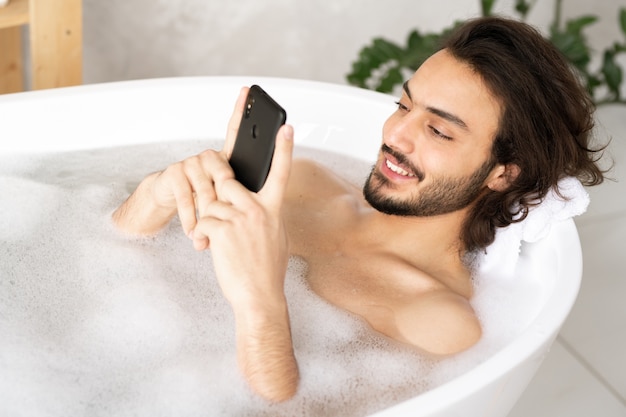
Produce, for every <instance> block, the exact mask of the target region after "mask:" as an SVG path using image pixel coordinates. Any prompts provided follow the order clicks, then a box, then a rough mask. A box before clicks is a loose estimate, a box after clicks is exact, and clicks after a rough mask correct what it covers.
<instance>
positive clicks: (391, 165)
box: [385, 158, 416, 177]
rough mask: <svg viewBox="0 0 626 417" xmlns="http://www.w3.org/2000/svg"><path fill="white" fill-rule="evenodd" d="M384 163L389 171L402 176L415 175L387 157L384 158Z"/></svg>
mask: <svg viewBox="0 0 626 417" xmlns="http://www.w3.org/2000/svg"><path fill="white" fill-rule="evenodd" d="M385 165H387V168H389V170H390V171H392V172H394V173H396V174H398V175H402V176H403V177H415V176H416V175H415V174H413V173H412V172H409V171H407V170H405V169H403V168H401V167H399V166H398V165H396V164H394V163H393V162H391V161H390V160H389V159H386V158H385Z"/></svg>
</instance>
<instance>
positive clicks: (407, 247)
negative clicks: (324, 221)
mask: <svg viewBox="0 0 626 417" xmlns="http://www.w3.org/2000/svg"><path fill="white" fill-rule="evenodd" d="M467 214H468V213H467V209H464V210H459V211H456V212H453V213H448V214H443V215H438V216H428V217H410V216H407V217H404V216H393V215H388V214H384V213H381V212H379V211H376V210H374V209H369V210H367V211H365V212H364V214H363V216H362V217H361V220H362V221H363V222H364V224H363V227H362V228H360V230H364V231H367V232H366V233H367V234H368V236H369V238H366V239H367V240H368V241H370V242H372V239H373V240H374V242H372V243H376V244H380V245H384V246H386V247H388V248H389V249H391V250H393V251H394V252H395V253H397V254H398V255H400V256H403V257H405V258H407V259H412V260H416V261H417V262H420V263H422V262H427V263H429V262H437V263H440V262H445V261H448V262H449V261H450V260H452V259H455V260H458V261H461V259H462V257H463V254H464V252H465V250H464V246H463V243H462V241H461V238H460V236H461V230H462V228H463V223H464V221H465V218H466V216H467Z"/></svg>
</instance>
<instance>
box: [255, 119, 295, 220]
mask: <svg viewBox="0 0 626 417" xmlns="http://www.w3.org/2000/svg"><path fill="white" fill-rule="evenodd" d="M292 154H293V127H292V126H291V125H287V124H285V125H283V126H282V127H281V128H280V129H279V130H278V133H277V135H276V145H275V147H274V156H273V157H272V165H271V167H270V172H269V174H268V175H267V181H266V182H265V185H264V186H263V188H262V189H261V190H260V191H259V196H260V197H261V198H262V199H263V200H265V202H266V203H267V204H268V205H271V206H274V207H275V208H279V207H280V206H281V205H282V201H283V197H284V194H285V189H286V188H287V182H288V181H289V172H290V171H291V159H292Z"/></svg>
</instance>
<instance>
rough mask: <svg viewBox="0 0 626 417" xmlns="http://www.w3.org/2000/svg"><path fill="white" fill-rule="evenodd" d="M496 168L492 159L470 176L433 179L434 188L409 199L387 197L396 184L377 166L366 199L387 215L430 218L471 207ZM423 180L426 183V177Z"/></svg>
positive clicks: (427, 188)
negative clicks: (387, 190) (386, 191)
mask: <svg viewBox="0 0 626 417" xmlns="http://www.w3.org/2000/svg"><path fill="white" fill-rule="evenodd" d="M494 166H495V163H494V162H493V161H492V160H491V159H490V160H488V161H486V162H485V163H484V164H483V165H482V166H481V167H480V168H478V169H477V170H476V171H475V172H474V173H473V174H471V175H469V176H466V177H461V178H449V177H433V180H432V182H431V184H430V185H428V186H426V187H425V188H424V189H423V190H421V191H419V193H416V194H414V195H413V196H410V197H408V198H406V199H399V198H394V197H392V196H388V195H385V192H384V189H385V188H393V187H394V185H393V183H391V181H389V180H388V179H387V178H386V177H385V176H384V175H383V174H381V173H380V172H379V171H378V170H377V169H376V166H374V167H373V168H372V171H371V172H370V174H369V176H368V178H367V180H366V182H365V185H364V186H363V196H364V197H365V200H366V201H367V202H368V203H369V204H370V205H371V206H372V207H373V208H375V209H376V210H378V211H380V212H383V213H385V214H391V215H396V216H418V217H426V216H437V215H441V214H447V213H452V212H454V211H457V210H461V209H464V208H466V207H468V206H469V205H470V204H472V203H473V202H474V201H475V200H476V199H477V198H478V197H479V196H480V194H481V193H482V192H483V190H484V188H485V184H484V182H485V179H487V177H488V176H489V173H490V172H491V170H492V168H493V167H494ZM419 180H420V181H422V180H423V175H422V178H419Z"/></svg>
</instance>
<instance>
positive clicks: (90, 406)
mask: <svg viewBox="0 0 626 417" xmlns="http://www.w3.org/2000/svg"><path fill="white" fill-rule="evenodd" d="M211 144H212V145H213V146H214V147H218V146H219V144H218V143H210V144H209V145H211ZM205 146H207V144H206V142H184V143H181V142H178V143H176V144H157V145H150V146H136V147H127V148H117V149H108V150H100V151H85V152H74V153H65V154H50V155H39V156H20V157H10V158H4V159H5V160H3V161H0V186H1V187H2V188H1V189H2V196H1V197H0V212H1V213H2V216H1V217H0V334H1V335H2V338H1V340H0V374H1V375H2V378H0V414H2V415H17V414H21V415H106V416H126V415H139V416H170V415H178V416H184V415H190V416H196V415H250V414H253V415H268V416H276V415H285V416H297V415H325V416H332V415H338V416H349V415H364V414H368V413H371V412H373V411H376V410H379V409H382V408H385V407H387V406H389V405H391V404H394V403H397V402H399V401H401V400H404V399H408V398H410V397H413V396H415V395H418V394H419V393H420V392H423V391H424V390H426V389H428V388H430V387H432V386H435V385H437V384H440V383H442V382H444V381H445V380H447V379H450V378H453V377H454V376H456V375H458V374H459V373H460V372H463V371H464V370H466V369H468V368H470V367H471V366H473V365H474V364H475V363H477V362H480V361H482V360H484V358H485V357H486V356H487V355H489V354H491V353H492V352H493V351H495V350H497V349H499V348H500V347H501V346H502V345H503V344H504V343H506V342H508V341H509V340H511V339H512V338H513V337H514V336H515V335H516V334H517V333H518V332H519V331H520V330H521V329H522V328H523V327H524V326H525V325H526V324H527V323H528V321H529V320H530V317H531V316H532V314H534V311H533V309H534V308H535V306H536V302H533V301H532V300H534V299H535V297H534V294H535V293H536V290H537V286H536V283H533V282H532V281H524V280H520V281H518V282H516V283H514V282H510V281H507V282H505V283H500V284H497V283H496V284H493V285H492V284H491V283H485V282H481V281H480V277H478V278H477V287H476V297H475V299H474V305H475V308H476V310H477V312H478V314H479V316H480V317H481V319H482V320H483V327H484V333H485V337H484V338H483V341H481V342H480V343H479V346H477V347H476V348H473V349H471V350H470V351H468V352H467V353H465V354H463V355H459V356H458V357H456V358H453V359H449V360H445V361H442V362H441V363H434V362H432V361H429V360H427V359H426V358H423V357H421V356H420V355H418V354H417V353H416V352H414V351H413V350H411V349H409V348H407V347H404V346H400V345H398V344H396V343H394V342H391V341H389V340H387V339H386V338H384V337H381V336H380V335H378V334H376V333H374V332H372V331H371V330H370V329H369V328H368V327H367V326H366V325H365V324H364V323H362V322H361V321H360V320H358V319H356V318H355V317H352V316H350V315H348V314H347V313H345V312H343V311H340V310H338V309H336V308H334V307H333V306H331V305H329V304H328V303H326V302H325V301H324V300H322V299H320V298H319V297H317V296H316V295H315V294H314V293H312V292H311V291H310V289H309V288H308V286H307V284H306V279H305V275H306V265H305V264H304V262H303V261H302V260H300V259H297V258H293V259H291V260H290V263H289V268H288V274H287V280H286V284H285V291H286V294H287V298H288V300H289V309H290V317H291V324H292V333H293V341H294V348H295V352H296V356H297V358H298V364H299V367H300V371H301V385H300V389H299V392H298V394H297V395H296V397H295V398H293V399H292V400H290V401H288V402H286V403H284V404H279V405H269V404H267V403H265V402H264V401H262V400H260V399H259V398H257V397H255V396H254V395H252V394H251V393H250V392H249V390H248V388H247V386H246V384H245V382H244V381H243V380H242V378H241V375H240V374H239V371H238V369H237V365H236V359H235V343H234V321H233V317H232V312H231V310H230V308H229V306H228V304H227V303H226V301H225V300H224V299H223V297H222V295H221V292H220V290H219V287H218V285H217V283H216V281H215V277H214V275H213V269H212V261H211V255H210V253H209V252H203V253H198V252H196V251H194V250H193V249H192V248H191V245H190V242H189V240H188V239H187V238H186V237H185V236H183V234H182V232H181V231H180V226H179V224H177V221H176V220H174V221H173V222H172V223H171V224H170V225H169V226H168V227H167V228H166V230H164V231H163V232H161V233H160V234H159V236H157V237H156V238H149V239H148V238H146V239H128V238H126V237H123V236H121V235H120V234H118V233H117V232H116V231H115V230H113V228H112V226H111V224H110V220H109V219H110V213H111V212H112V210H113V209H114V208H115V207H116V206H117V205H118V204H120V202H121V201H123V199H124V198H125V197H126V196H127V195H128V193H129V192H130V191H131V190H132V189H134V187H135V185H136V184H137V183H138V182H139V181H140V180H141V178H143V177H144V176H145V175H146V174H147V173H149V172H151V171H153V170H155V169H158V168H161V167H165V166H167V165H168V164H170V163H172V162H174V161H177V160H179V159H182V158H184V157H186V156H188V155H191V154H194V153H197V152H199V151H200V150H201V149H203V148H204V147H205ZM298 153H299V154H300V155H303V156H309V157H312V158H315V159H318V160H320V161H321V162H324V163H326V164H328V165H329V166H330V167H331V168H332V167H340V168H341V171H346V167H349V170H348V171H349V172H348V175H349V176H350V178H351V179H352V180H354V181H359V182H360V181H362V179H364V178H365V175H366V174H367V171H369V166H368V165H367V164H365V163H361V162H357V161H346V158H345V157H339V156H337V155H332V154H328V153H324V152H321V151H313V150H307V149H299V150H298ZM347 162H348V163H347ZM520 295H521V296H520Z"/></svg>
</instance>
